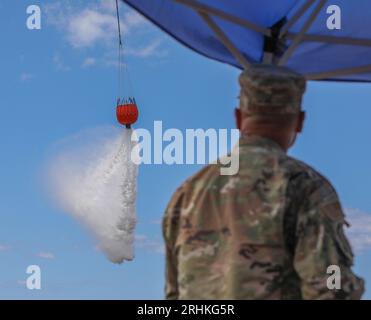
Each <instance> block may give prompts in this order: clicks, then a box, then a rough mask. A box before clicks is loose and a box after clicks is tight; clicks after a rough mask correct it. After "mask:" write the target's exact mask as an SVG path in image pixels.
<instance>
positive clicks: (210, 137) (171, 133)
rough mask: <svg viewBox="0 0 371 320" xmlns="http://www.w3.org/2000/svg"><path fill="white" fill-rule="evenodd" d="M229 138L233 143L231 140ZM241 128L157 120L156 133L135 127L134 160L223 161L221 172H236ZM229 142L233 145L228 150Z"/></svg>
mask: <svg viewBox="0 0 371 320" xmlns="http://www.w3.org/2000/svg"><path fill="white" fill-rule="evenodd" d="M228 138H229V142H230V143H229V144H228ZM238 138H239V130H238V129H230V130H228V129H206V130H204V129H186V130H185V134H184V133H183V132H182V131H181V130H179V129H175V128H171V129H166V130H164V129H163V126H162V121H154V124H153V134H152V133H151V131H149V130H147V129H135V131H133V135H132V137H131V140H132V141H134V142H135V146H134V147H133V150H132V154H131V160H132V161H133V162H134V163H136V164H138V165H139V164H167V165H174V164H177V165H182V164H187V165H188V164H209V163H216V162H218V163H220V164H221V167H220V174H221V175H235V174H236V173H237V172H238V170H239V146H238ZM228 145H230V146H233V145H234V148H233V150H232V152H230V153H229V154H228Z"/></svg>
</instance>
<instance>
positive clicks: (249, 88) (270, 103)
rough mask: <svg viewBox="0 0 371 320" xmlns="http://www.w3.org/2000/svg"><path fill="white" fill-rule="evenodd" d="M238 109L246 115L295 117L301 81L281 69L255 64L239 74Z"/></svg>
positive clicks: (302, 79) (298, 77) (301, 88)
mask: <svg viewBox="0 0 371 320" xmlns="http://www.w3.org/2000/svg"><path fill="white" fill-rule="evenodd" d="M239 82H240V86H241V94H240V109H241V111H243V112H245V113H249V114H257V113H269V114H277V113H280V114H297V113H298V112H299V111H300V110H301V102H302V97H303V94H304V92H305V88H306V80H305V78H304V77H303V76H302V75H300V74H298V73H296V72H294V71H291V70H290V69H288V68H285V67H278V66H272V65H255V66H253V67H251V68H250V69H249V70H246V71H244V72H242V73H241V75H240V77H239Z"/></svg>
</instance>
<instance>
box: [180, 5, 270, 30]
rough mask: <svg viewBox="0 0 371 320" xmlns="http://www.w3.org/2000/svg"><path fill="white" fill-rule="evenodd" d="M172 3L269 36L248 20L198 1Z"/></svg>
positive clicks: (260, 27)
mask: <svg viewBox="0 0 371 320" xmlns="http://www.w3.org/2000/svg"><path fill="white" fill-rule="evenodd" d="M173 1H175V2H179V3H181V4H183V5H186V6H189V7H191V8H193V9H195V10H196V11H198V12H203V13H206V14H211V15H213V16H216V17H219V18H221V19H223V20H226V21H230V22H232V23H234V24H237V25H240V26H243V27H246V28H248V29H251V30H253V31H255V32H258V33H261V34H264V35H266V36H270V34H271V33H270V30H269V29H268V28H264V27H262V26H259V25H257V24H255V23H252V22H250V21H248V20H245V19H241V18H239V17H236V16H234V15H231V14H229V13H226V12H224V11H221V10H218V9H216V8H213V7H210V6H208V5H205V4H202V3H199V2H198V1H195V0H173Z"/></svg>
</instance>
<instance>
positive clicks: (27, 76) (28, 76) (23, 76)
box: [19, 72, 34, 82]
mask: <svg viewBox="0 0 371 320" xmlns="http://www.w3.org/2000/svg"><path fill="white" fill-rule="evenodd" d="M33 77H34V75H33V74H31V73H26V72H24V73H22V74H21V75H20V77H19V79H20V80H21V81H22V82H25V81H28V80H31V79H32V78H33Z"/></svg>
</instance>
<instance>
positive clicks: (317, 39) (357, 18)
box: [123, 0, 371, 81]
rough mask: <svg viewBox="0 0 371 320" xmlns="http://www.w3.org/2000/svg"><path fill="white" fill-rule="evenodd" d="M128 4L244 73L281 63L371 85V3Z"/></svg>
mask: <svg viewBox="0 0 371 320" xmlns="http://www.w3.org/2000/svg"><path fill="white" fill-rule="evenodd" d="M123 1H124V2H125V3H127V4H128V5H129V6H131V7H132V8H133V9H135V10H136V11H138V12H139V13H141V14H142V15H144V16H145V17H147V18H148V19H149V20H151V21H152V22H153V23H155V24H156V25H157V26H159V27H160V28H161V29H162V30H164V31H165V32H166V33H168V34H170V35H171V36H172V37H174V38H175V39H176V40H178V41H179V42H181V43H183V44H184V45H186V46H187V47H189V48H191V49H193V50H195V51H196V52H198V53H200V54H203V55H205V56H206V57H209V58H211V59H215V60H218V61H221V62H225V63H228V64H230V65H233V66H236V67H238V68H248V67H249V65H250V64H252V63H273V64H279V65H286V66H288V67H290V68H292V69H294V70H296V71H297V72H300V73H302V74H304V75H306V77H307V78H308V79H311V80H336V81H371V1H370V0H357V1H351V0H332V1H328V0H259V1H256V0H123ZM334 5H335V6H338V7H334ZM338 9H340V10H341V12H339V11H338ZM334 13H335V14H338V13H340V16H339V15H338V16H337V17H341V20H339V19H337V20H333V19H332V17H333V14H334ZM328 20H330V25H332V24H333V23H335V22H341V24H340V25H337V27H339V26H340V27H341V29H332V28H329V26H328Z"/></svg>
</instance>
